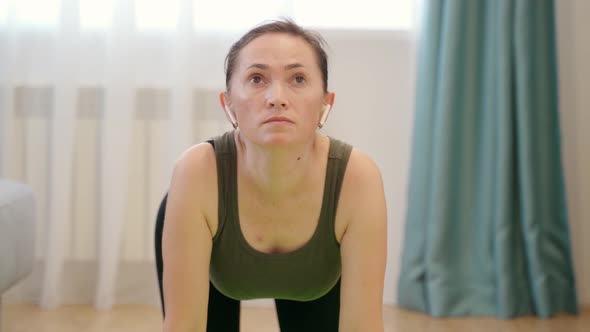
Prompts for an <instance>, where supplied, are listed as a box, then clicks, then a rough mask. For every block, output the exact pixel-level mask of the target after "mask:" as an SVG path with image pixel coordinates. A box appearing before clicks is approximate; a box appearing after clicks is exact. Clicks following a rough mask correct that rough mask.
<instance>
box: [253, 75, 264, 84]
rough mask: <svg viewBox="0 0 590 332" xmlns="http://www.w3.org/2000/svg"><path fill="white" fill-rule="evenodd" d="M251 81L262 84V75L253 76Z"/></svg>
mask: <svg viewBox="0 0 590 332" xmlns="http://www.w3.org/2000/svg"><path fill="white" fill-rule="evenodd" d="M250 82H251V83H254V84H260V83H261V82H262V77H260V76H252V77H251V78H250Z"/></svg>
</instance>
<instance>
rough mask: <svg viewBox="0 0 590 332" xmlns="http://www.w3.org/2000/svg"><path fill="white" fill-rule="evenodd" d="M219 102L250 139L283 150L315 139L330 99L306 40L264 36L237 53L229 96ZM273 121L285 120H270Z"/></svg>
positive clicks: (274, 35)
mask: <svg viewBox="0 0 590 332" xmlns="http://www.w3.org/2000/svg"><path fill="white" fill-rule="evenodd" d="M222 98H224V101H225V104H226V106H228V107H229V109H230V111H231V112H232V113H233V114H234V117H235V119H236V121H237V123H238V125H239V127H240V131H241V133H242V134H243V135H244V136H246V137H247V138H248V139H249V140H251V141H253V142H254V143H257V144H260V145H267V146H268V145H276V146H278V145H283V146H284V145H291V144H301V143H303V142H306V141H308V140H310V139H311V138H312V137H313V136H314V134H315V131H316V129H317V125H318V122H319V120H320V117H321V114H322V111H323V109H324V107H325V106H326V105H327V104H332V103H333V98H334V94H333V93H325V92H324V88H323V81H322V75H321V71H320V68H319V65H318V62H317V59H316V56H315V54H314V51H313V49H312V47H311V46H310V45H309V44H307V42H306V41H305V40H304V39H302V38H300V37H297V36H292V35H289V34H285V33H267V34H264V35H262V36H260V37H257V38H256V39H254V40H252V41H251V42H250V43H249V44H248V45H246V46H245V47H244V48H243V49H242V50H241V51H240V54H239V56H238V58H237V62H236V65H235V69H234V73H233V76H232V78H231V82H230V92H229V93H228V94H225V95H223V96H222ZM273 117H282V118H284V119H285V121H269V119H271V118H273Z"/></svg>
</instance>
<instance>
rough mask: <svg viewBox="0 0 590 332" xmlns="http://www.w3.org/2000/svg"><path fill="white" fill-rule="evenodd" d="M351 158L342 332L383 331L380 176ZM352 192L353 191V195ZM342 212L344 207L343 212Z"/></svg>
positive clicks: (357, 156) (371, 165)
mask: <svg viewBox="0 0 590 332" xmlns="http://www.w3.org/2000/svg"><path fill="white" fill-rule="evenodd" d="M355 151H356V150H353V154H351V156H350V161H349V165H348V167H347V170H346V173H347V174H346V176H345V179H344V182H343V190H344V189H346V191H345V192H344V191H343V194H344V195H345V196H344V197H343V198H344V199H343V200H341V202H343V203H344V202H346V203H345V204H349V206H347V208H345V210H346V211H347V212H346V213H347V217H348V225H347V228H346V231H345V233H344V236H343V237H342V241H341V245H340V251H341V256H342V283H341V291H340V292H341V295H340V323H339V324H340V329H339V331H341V332H383V330H384V326H383V287H384V279H385V264H386V260H387V209H386V205H385V193H384V190H383V181H382V179H381V173H380V172H379V169H378V167H377V165H376V164H375V162H374V161H373V160H371V159H370V158H369V157H367V156H366V155H364V154H362V153H359V152H357V153H355ZM349 189H352V190H349ZM339 209H340V208H339Z"/></svg>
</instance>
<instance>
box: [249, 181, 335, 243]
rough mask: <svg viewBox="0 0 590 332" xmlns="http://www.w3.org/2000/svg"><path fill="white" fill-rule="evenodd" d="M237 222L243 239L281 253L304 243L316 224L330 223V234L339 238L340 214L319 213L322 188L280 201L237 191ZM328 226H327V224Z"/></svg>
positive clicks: (309, 238) (308, 239) (317, 228)
mask: <svg viewBox="0 0 590 332" xmlns="http://www.w3.org/2000/svg"><path fill="white" fill-rule="evenodd" d="M238 198H239V199H238V215H239V218H238V223H239V230H240V231H241V233H242V235H243V237H244V239H245V240H246V242H247V243H248V244H249V245H250V246H251V247H253V248H254V249H256V250H258V251H260V252H265V253H285V252H291V251H294V250H297V249H299V248H301V247H303V246H305V244H307V243H308V242H309V241H310V240H311V239H312V237H313V235H314V233H316V232H319V231H320V227H323V226H326V225H321V224H319V223H332V222H333V223H334V237H335V238H336V240H337V241H338V242H340V240H341V238H342V234H343V233H344V229H345V225H344V223H343V220H344V219H345V218H343V217H338V216H336V217H334V216H333V213H329V211H324V214H322V205H323V203H325V202H324V200H323V190H321V188H319V189H318V190H314V191H312V192H309V193H308V194H306V195H300V196H298V197H292V198H291V199H289V200H286V201H284V202H280V203H277V202H272V201H271V200H264V199H257V198H256V197H255V196H254V195H249V194H248V193H247V192H241V193H239V194H238ZM327 228H329V229H332V228H330V227H327Z"/></svg>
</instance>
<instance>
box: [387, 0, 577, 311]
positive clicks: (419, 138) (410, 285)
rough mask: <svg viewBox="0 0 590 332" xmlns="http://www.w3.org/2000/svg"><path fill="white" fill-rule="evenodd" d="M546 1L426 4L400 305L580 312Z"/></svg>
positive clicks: (433, 0)
mask: <svg viewBox="0 0 590 332" xmlns="http://www.w3.org/2000/svg"><path fill="white" fill-rule="evenodd" d="M556 53H557V52H556V41H555V17H554V6H553V2H552V1H551V0H489V1H486V0H446V1H443V0H430V1H428V0H426V3H425V14H424V19H423V25H422V30H421V37H420V45H419V48H418V82H417V90H416V94H417V98H416V114H415V122H414V134H413V147H412V160H411V170H410V185H409V190H408V202H409V203H408V210H407V214H406V226H405V238H404V249H403V258H402V268H401V274H400V278H399V284H398V304H399V305H400V306H402V307H405V308H409V309H413V310H418V311H422V312H425V313H428V314H430V315H433V316H435V317H441V316H462V315H484V316H496V317H500V318H508V317H514V316H520V315H529V314H532V315H538V316H541V317H550V316H551V315H553V314H554V313H556V312H569V313H577V310H578V308H577V299H576V289H575V282H574V273H573V263H572V256H571V249H570V237H569V229H568V219H567V208H566V197H565V188H564V175H563V170H562V165H561V151H560V131H559V121H558V120H559V114H558V78H557V54H556Z"/></svg>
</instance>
